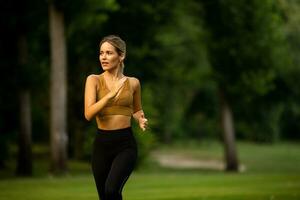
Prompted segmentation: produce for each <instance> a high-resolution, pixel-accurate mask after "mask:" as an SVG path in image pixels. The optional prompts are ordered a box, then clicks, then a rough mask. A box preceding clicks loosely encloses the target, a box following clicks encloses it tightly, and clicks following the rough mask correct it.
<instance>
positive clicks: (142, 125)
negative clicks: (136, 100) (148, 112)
mask: <svg viewBox="0 0 300 200" xmlns="http://www.w3.org/2000/svg"><path fill="white" fill-rule="evenodd" d="M147 125H148V119H146V118H145V116H144V113H142V114H141V116H140V118H139V126H140V128H141V129H142V130H143V131H145V130H146V128H147Z"/></svg>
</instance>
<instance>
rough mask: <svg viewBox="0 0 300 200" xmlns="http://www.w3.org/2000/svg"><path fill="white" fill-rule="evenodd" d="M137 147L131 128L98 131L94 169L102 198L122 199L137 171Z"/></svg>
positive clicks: (108, 199)
mask: <svg viewBox="0 0 300 200" xmlns="http://www.w3.org/2000/svg"><path fill="white" fill-rule="evenodd" d="M136 159H137V145H136V141H135V138H134V136H133V134H132V130H131V128H130V127H129V128H124V129H118V130H100V129H98V131H97V134H96V137H95V140H94V146H93V153H92V170H93V175H94V179H95V182H96V186H97V191H98V195H99V199H101V200H122V189H123V186H124V184H125V182H126V181H127V179H128V177H129V176H130V174H131V172H132V171H133V169H134V166H135V163H136Z"/></svg>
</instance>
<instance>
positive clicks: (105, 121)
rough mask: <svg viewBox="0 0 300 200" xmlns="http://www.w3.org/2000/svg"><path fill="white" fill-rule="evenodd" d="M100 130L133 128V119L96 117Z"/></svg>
mask: <svg viewBox="0 0 300 200" xmlns="http://www.w3.org/2000/svg"><path fill="white" fill-rule="evenodd" d="M96 121H97V126H98V128H99V129H104V130H116V129H122V128H127V127H130V126H131V117H129V116H125V115H106V116H97V117H96Z"/></svg>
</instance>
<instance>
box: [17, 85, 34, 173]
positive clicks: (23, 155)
mask: <svg viewBox="0 0 300 200" xmlns="http://www.w3.org/2000/svg"><path fill="white" fill-rule="evenodd" d="M18 146H19V148H18V160H17V171H16V174H17V175H20V176H31V175H32V151H31V105H30V92H29V90H22V91H21V92H20V131H19V135H18Z"/></svg>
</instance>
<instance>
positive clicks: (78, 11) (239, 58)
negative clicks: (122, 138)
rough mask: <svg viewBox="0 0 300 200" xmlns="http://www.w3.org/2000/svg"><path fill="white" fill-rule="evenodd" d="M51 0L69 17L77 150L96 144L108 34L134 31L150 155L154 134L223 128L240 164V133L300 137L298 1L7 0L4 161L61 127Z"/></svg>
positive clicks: (71, 149)
mask: <svg viewBox="0 0 300 200" xmlns="http://www.w3.org/2000/svg"><path fill="white" fill-rule="evenodd" d="M51 5H52V6H54V7H52V8H53V9H54V11H56V13H57V14H58V16H63V18H62V19H63V20H62V21H61V22H63V23H61V26H63V28H64V37H65V38H64V39H65V43H66V56H67V57H66V66H67V69H66V78H67V80H66V83H67V88H66V92H67V93H66V98H67V100H66V111H65V112H67V113H66V116H67V117H66V120H67V121H66V124H65V126H66V133H67V136H66V137H67V138H65V139H66V141H68V142H67V143H66V145H68V146H67V148H68V157H71V158H77V159H83V158H86V157H88V156H89V154H90V148H91V147H90V146H91V145H90V144H91V140H92V138H93V135H94V133H95V126H92V125H91V123H87V122H86V120H85V119H84V115H83V93H84V84H85V78H86V77H87V75H89V74H91V73H96V74H99V73H101V67H100V64H99V61H98V53H99V47H98V44H99V41H100V39H101V38H102V37H103V36H105V35H108V34H117V35H119V36H121V37H122V38H123V39H124V40H125V41H126V43H127V48H128V50H127V52H128V53H127V57H126V60H125V74H127V75H128V76H135V77H138V78H139V79H140V80H141V83H142V91H143V94H142V98H143V107H144V111H145V113H146V115H147V117H148V118H149V123H150V124H149V125H150V129H149V131H148V133H149V134H147V135H142V136H141V135H140V134H139V136H138V137H139V139H140V140H141V143H142V144H143V147H144V148H143V149H142V151H141V154H142V155H144V154H146V151H147V148H149V146H151V143H153V142H154V138H153V137H155V138H156V139H157V140H158V141H162V142H172V141H174V140H177V139H182V138H193V139H197V140H201V139H204V138H213V139H218V140H222V141H224V143H225V147H226V148H225V155H226V156H229V154H230V155H231V156H229V157H227V160H228V159H229V160H230V159H231V162H232V165H230V164H228V165H227V167H228V168H232V169H234V168H236V167H237V165H238V164H237V162H238V161H237V160H236V157H237V155H234V154H232V152H235V151H236V150H235V144H234V143H235V139H236V138H237V139H239V140H250V141H257V142H276V141H280V140H295V139H297V140H299V139H300V123H299V121H300V93H299V91H300V90H299V88H300V85H299V84H300V82H299V81H298V79H299V77H300V60H299V58H300V45H299V44H300V37H299V35H300V29H299V26H298V24H299V23H300V14H299V13H300V12H299V11H300V3H299V2H298V1H293V0H265V1H260V0H252V1H245V0H241V1H235V0H201V1H199V0H198V1H197V0H190V1H183V0H181V1H173V0H161V1H146V0H139V1H138V0H86V1H78V0H64V1H62V0H61V1H55V0H48V1H38V0H27V1H18V0H11V1H3V2H1V5H0V9H1V10H0V15H1V17H0V20H1V24H0V25H1V40H0V42H1V43H0V58H1V84H0V92H1V99H0V106H1V108H0V109H1V115H0V168H1V166H2V167H3V166H4V165H5V160H7V159H8V158H9V156H10V154H9V152H10V147H11V146H12V145H17V141H19V145H18V147H19V149H21V151H22V152H23V153H24V152H27V156H25V158H22V157H21V158H20V157H19V159H21V160H20V162H27V161H22V159H31V150H30V147H28V146H30V145H31V143H42V144H47V145H48V144H49V143H50V141H51V135H52V136H53V133H51V130H53V127H52V128H51V126H56V125H53V123H52V121H53V119H51V117H50V116H51V108H52V107H53V106H52V104H51V98H52V99H54V100H55V99H56V96H55V95H56V94H55V91H51V89H50V88H51V85H53V84H54V83H53V82H51V80H52V79H51V74H52V73H53V71H51V69H52V70H53V67H52V65H53V57H52V56H53V54H55V51H56V50H57V49H55V48H54V47H53V43H51V42H53V37H51V34H50V30H52V31H54V32H55V31H57V28H55V26H54V27H53V26H52V25H51V23H50V22H51V20H50V18H51V17H50V16H51V14H50V13H51V12H52V11H51ZM54 32H52V34H54ZM51 55H52V56H51ZM54 60H55V58H54ZM58 60H59V58H58ZM54 63H55V62H54ZM54 65H55V64H54ZM52 76H53V74H52ZM54 77H55V76H54ZM52 81H53V80H52ZM57 81H58V79H57ZM62 81H63V80H62ZM54 82H55V78H54ZM136 132H139V131H138V130H136ZM20 133H22V134H20ZM20 136H21V137H20ZM140 136H141V137H140ZM22 138H23V139H22ZM51 143H53V141H52V142H51ZM54 143H55V142H54ZM52 145H53V144H52ZM26 146H27V147H26ZM21 147H22V148H23V149H22V148H21ZM55 147H56V146H55ZM62 148H63V147H62ZM28 149H29V150H28ZM226 152H227V153H226ZM58 153H59V152H57V154H58ZM28 163H31V161H28ZM30 168H31V166H30V165H29V166H28V169H30ZM29 171H30V170H29ZM27 172H28V171H27ZM27 172H24V173H27ZM20 173H21V174H22V171H21V172H20Z"/></svg>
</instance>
